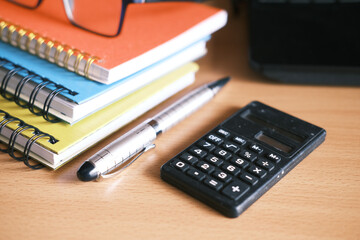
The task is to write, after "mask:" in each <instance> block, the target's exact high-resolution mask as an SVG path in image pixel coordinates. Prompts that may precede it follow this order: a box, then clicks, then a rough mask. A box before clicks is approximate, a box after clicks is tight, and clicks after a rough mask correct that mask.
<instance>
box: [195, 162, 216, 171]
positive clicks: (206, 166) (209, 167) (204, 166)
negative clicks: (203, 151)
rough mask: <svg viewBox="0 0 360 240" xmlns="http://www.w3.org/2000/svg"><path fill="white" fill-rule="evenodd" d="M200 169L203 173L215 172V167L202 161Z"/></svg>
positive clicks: (199, 164)
mask: <svg viewBox="0 0 360 240" xmlns="http://www.w3.org/2000/svg"><path fill="white" fill-rule="evenodd" d="M196 166H197V167H198V168H200V169H201V171H203V172H206V173H211V172H213V171H214V170H215V167H214V166H212V165H210V164H208V163H206V162H204V161H200V162H199V163H198V164H197V165H196Z"/></svg>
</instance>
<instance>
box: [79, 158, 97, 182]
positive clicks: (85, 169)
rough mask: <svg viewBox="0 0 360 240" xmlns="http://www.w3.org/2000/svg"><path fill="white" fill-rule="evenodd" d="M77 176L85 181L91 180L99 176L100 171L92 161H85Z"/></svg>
mask: <svg viewBox="0 0 360 240" xmlns="http://www.w3.org/2000/svg"><path fill="white" fill-rule="evenodd" d="M77 177H78V178H79V179H80V180H81V181H84V182H90V181H93V180H95V179H97V178H98V171H96V170H95V166H94V165H92V164H91V163H90V162H87V161H86V162H84V164H83V165H81V167H80V168H79V170H78V172H77Z"/></svg>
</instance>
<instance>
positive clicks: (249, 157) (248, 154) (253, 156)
mask: <svg viewBox="0 0 360 240" xmlns="http://www.w3.org/2000/svg"><path fill="white" fill-rule="evenodd" d="M239 156H240V157H242V158H244V159H246V160H249V161H250V162H253V161H254V160H255V159H256V154H255V153H253V152H250V151H247V150H243V151H241V152H240V153H239Z"/></svg>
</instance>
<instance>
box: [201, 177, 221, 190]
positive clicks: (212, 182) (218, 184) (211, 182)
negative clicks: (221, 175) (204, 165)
mask: <svg viewBox="0 0 360 240" xmlns="http://www.w3.org/2000/svg"><path fill="white" fill-rule="evenodd" d="M204 183H205V185H207V186H209V187H211V188H212V189H215V190H217V191H218V190H219V189H220V188H221V187H222V186H223V184H222V183H221V182H220V181H218V180H216V179H214V178H211V177H207V178H206V179H205V180H204Z"/></svg>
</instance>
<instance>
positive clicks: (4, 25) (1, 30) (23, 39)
mask: <svg viewBox="0 0 360 240" xmlns="http://www.w3.org/2000/svg"><path fill="white" fill-rule="evenodd" d="M0 40H2V41H4V42H8V43H10V44H11V45H13V46H15V47H19V48H21V49H23V50H26V51H28V52H30V53H31V54H34V55H37V56H38V57H40V58H44V59H46V60H48V61H49V62H54V63H56V64H57V65H59V66H61V67H64V68H66V69H68V70H69V71H73V72H76V73H77V74H79V75H83V76H85V77H86V78H89V79H91V78H90V74H89V70H90V68H91V65H92V64H93V63H94V62H95V61H100V58H99V57H96V56H91V55H90V54H88V53H85V52H82V51H80V50H78V49H75V48H71V47H70V46H68V45H66V44H60V43H58V42H57V41H53V40H52V39H49V38H47V37H45V36H41V35H40V34H37V33H35V32H33V31H30V30H27V29H24V28H21V27H19V26H17V25H14V24H12V23H10V22H7V21H5V20H3V19H2V18H0ZM34 41H35V47H34V48H33V49H32V48H31V44H32V43H33V42H34ZM44 45H45V49H44V50H42V49H43V48H42V47H43V46H44ZM53 49H54V50H55V52H54V51H53ZM52 52H54V54H51V53H52ZM63 52H64V53H65V55H64V57H63V58H62V59H60V56H61V53H63ZM72 56H75V57H76V59H75V62H74V64H73V65H72V66H69V61H70V58H71V57H72ZM83 60H86V63H85V65H84V67H83V68H80V65H81V64H80V63H81V62H82V61H83Z"/></svg>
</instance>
